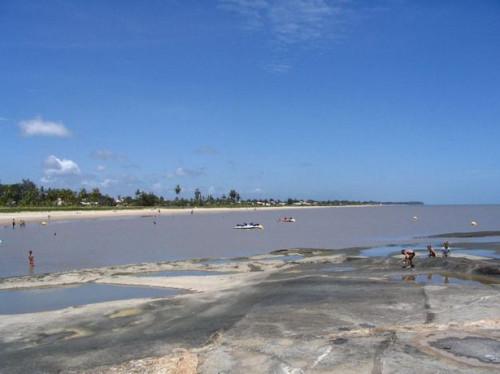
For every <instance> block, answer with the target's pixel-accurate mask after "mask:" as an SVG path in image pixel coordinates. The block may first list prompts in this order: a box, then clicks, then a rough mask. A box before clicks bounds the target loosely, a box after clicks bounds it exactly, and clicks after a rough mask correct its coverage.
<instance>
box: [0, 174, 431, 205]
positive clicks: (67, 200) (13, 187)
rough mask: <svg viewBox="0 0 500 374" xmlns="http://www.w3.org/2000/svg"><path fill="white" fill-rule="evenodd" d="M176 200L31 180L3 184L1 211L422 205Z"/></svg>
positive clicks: (235, 196) (234, 197) (233, 194)
mask: <svg viewBox="0 0 500 374" xmlns="http://www.w3.org/2000/svg"><path fill="white" fill-rule="evenodd" d="M174 191H175V195H176V196H175V199H174V200H169V199H165V198H164V197H163V196H158V195H156V194H154V193H151V192H145V191H141V190H137V191H136V192H135V195H134V196H125V197H122V196H118V197H117V198H113V197H111V196H109V195H106V194H103V193H101V191H99V189H98V188H94V189H92V190H91V191H87V190H86V189H85V188H82V189H81V190H80V191H73V190H70V189H67V188H48V189H45V188H44V187H38V186H37V185H36V184H35V183H33V182H32V181H30V180H27V179H26V180H23V181H22V182H21V183H15V184H0V212H13V211H22V210H30V211H37V210H44V211H45V210H75V209H88V210H95V209H101V210H106V209H117V208H141V207H152V206H157V207H165V208H169V207H172V208H173V207H185V208H191V207H258V206H287V205H288V206H290V205H293V206H317V205H325V206H340V205H365V204H422V203H420V202H403V203H381V202H377V201H349V200H327V201H315V200H298V199H292V198H290V199H287V200H286V201H281V200H278V199H260V200H257V199H253V200H243V199H241V197H240V194H239V193H238V192H237V191H236V190H234V189H233V190H231V191H229V193H228V195H227V196H226V195H222V196H220V197H214V196H212V195H207V196H203V194H202V193H201V191H200V189H198V188H197V189H196V190H195V191H194V196H193V198H192V199H186V198H180V197H179V195H180V193H181V192H182V187H181V186H180V185H177V186H176V187H175V188H174Z"/></svg>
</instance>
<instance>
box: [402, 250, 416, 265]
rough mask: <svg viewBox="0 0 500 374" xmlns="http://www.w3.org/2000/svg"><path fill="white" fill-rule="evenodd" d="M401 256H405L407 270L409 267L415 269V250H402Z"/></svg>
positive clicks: (404, 262) (404, 261)
mask: <svg viewBox="0 0 500 374" xmlns="http://www.w3.org/2000/svg"><path fill="white" fill-rule="evenodd" d="M401 254H402V255H403V256H404V260H403V268H407V267H408V266H410V267H411V268H414V267H415V265H414V264H413V259H414V258H415V251H414V250H413V249H403V250H401Z"/></svg>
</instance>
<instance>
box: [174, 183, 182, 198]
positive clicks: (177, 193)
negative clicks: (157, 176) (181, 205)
mask: <svg viewBox="0 0 500 374" xmlns="http://www.w3.org/2000/svg"><path fill="white" fill-rule="evenodd" d="M181 191H182V188H181V186H179V185H177V186H175V194H176V195H177V197H176V199H178V198H179V197H178V196H179V194H180V193H181Z"/></svg>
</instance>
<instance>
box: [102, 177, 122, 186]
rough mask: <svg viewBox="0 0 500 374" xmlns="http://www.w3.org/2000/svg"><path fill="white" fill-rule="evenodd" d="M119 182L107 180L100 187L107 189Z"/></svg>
mask: <svg viewBox="0 0 500 374" xmlns="http://www.w3.org/2000/svg"><path fill="white" fill-rule="evenodd" d="M117 182H118V181H117V180H116V179H110V178H106V179H104V180H103V181H102V182H101V183H100V185H101V187H103V188H106V187H110V186H112V185H114V184H116V183H117Z"/></svg>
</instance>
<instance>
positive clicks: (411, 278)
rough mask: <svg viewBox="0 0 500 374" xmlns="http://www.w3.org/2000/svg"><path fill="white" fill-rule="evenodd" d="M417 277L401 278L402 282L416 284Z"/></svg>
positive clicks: (407, 276)
mask: <svg viewBox="0 0 500 374" xmlns="http://www.w3.org/2000/svg"><path fill="white" fill-rule="evenodd" d="M415 279H416V278H415V276H414V275H403V276H402V277H401V280H402V281H403V282H406V283H413V282H415Z"/></svg>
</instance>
